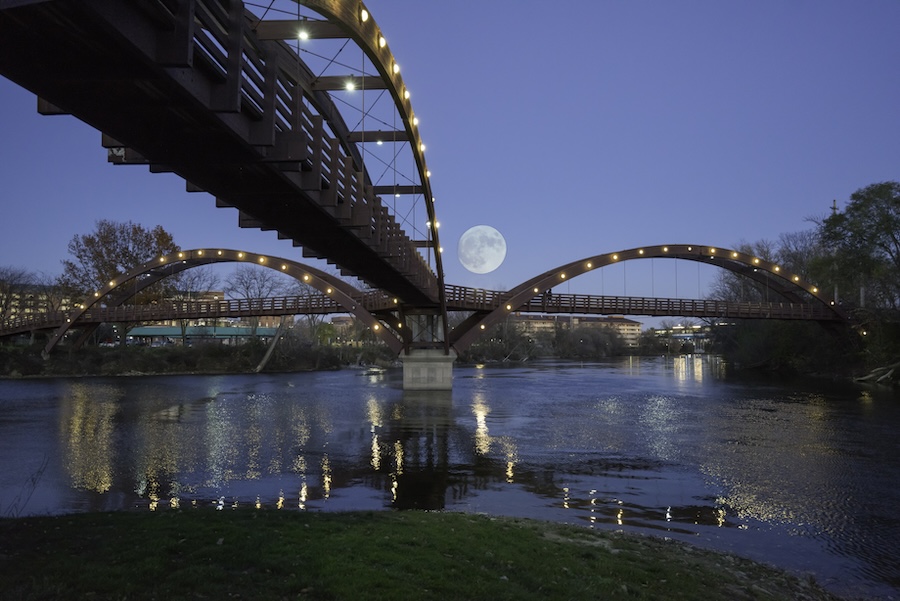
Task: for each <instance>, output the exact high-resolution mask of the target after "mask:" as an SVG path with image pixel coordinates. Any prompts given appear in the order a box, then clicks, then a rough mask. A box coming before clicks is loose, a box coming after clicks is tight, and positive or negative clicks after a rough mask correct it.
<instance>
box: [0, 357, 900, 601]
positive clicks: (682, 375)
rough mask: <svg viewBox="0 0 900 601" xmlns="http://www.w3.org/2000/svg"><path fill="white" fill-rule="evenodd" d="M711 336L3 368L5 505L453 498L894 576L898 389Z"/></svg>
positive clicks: (0, 481)
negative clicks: (772, 378) (604, 354)
mask: <svg viewBox="0 0 900 601" xmlns="http://www.w3.org/2000/svg"><path fill="white" fill-rule="evenodd" d="M723 370H724V366H723V365H722V364H721V362H719V361H717V360H716V359H715V358H707V357H701V356H688V357H677V358H674V359H672V358H670V359H664V358H653V359H646V358H643V359H641V358H628V359H623V360H620V361H615V362H610V363H605V364H600V365H596V364H567V363H536V364H529V365H526V366H518V367H511V368H501V367H490V366H488V367H485V366H482V367H478V368H466V367H462V368H460V367H457V368H456V370H455V376H454V378H455V379H454V390H453V391H452V393H450V392H445V393H428V392H404V391H402V390H400V389H399V373H395V372H392V371H387V372H385V371H382V370H372V371H370V372H356V371H352V372H351V371H345V372H338V373H313V374H284V375H256V376H211V377H200V376H189V377H155V378H118V379H109V378H105V379H104V378H95V379H90V378H85V379H73V380H43V381H5V382H0V457H2V458H3V467H2V468H0V510H2V511H4V512H6V511H7V508H11V507H12V506H13V503H14V500H15V498H16V495H19V494H20V493H21V491H22V489H23V483H25V482H26V481H27V480H28V478H29V476H30V475H32V474H33V473H34V470H35V469H36V468H35V466H36V465H40V462H41V460H42V458H44V457H49V458H50V462H49V465H48V467H47V470H46V472H45V473H44V474H43V475H42V476H41V479H40V481H39V483H38V487H37V490H35V491H34V495H33V496H32V497H31V498H30V500H29V501H28V505H27V506H26V512H31V513H36V514H39V513H48V512H49V513H60V512H68V511H88V510H103V509H138V510H147V509H150V510H164V509H171V508H185V507H194V506H207V507H217V508H220V509H226V508H228V507H234V506H249V507H259V508H278V509H282V508H283V509H286V510H307V511H309V510H312V511H322V510H345V509H381V508H391V507H394V508H443V509H448V510H453V511H470V512H487V513H492V514H506V515H514V516H523V517H533V518H541V519H550V520H558V521H567V522H572V523H579V524H584V525H585V526H587V527H593V528H605V529H609V528H614V529H618V528H623V529H626V530H630V531H637V532H647V533H655V534H663V535H665V536H671V537H675V538H681V539H685V540H690V541H693V542H696V543H698V544H702V545H706V546H710V547H713V548H716V549H722V550H728V551H733V552H736V553H739V554H742V555H747V556H750V557H753V558H755V559H759V560H763V561H769V562H772V563H776V564H778V565H782V566H785V567H788V568H791V569H794V570H798V571H805V572H813V573H815V574H816V575H817V576H818V577H819V579H820V580H822V581H824V583H825V584H827V585H830V586H831V587H832V588H833V589H834V590H835V591H837V592H842V593H847V592H853V593H854V594H857V595H858V594H860V591H863V593H864V594H867V595H868V596H871V597H874V596H877V595H881V596H885V597H886V596H887V595H890V594H894V595H896V594H897V593H898V592H900V566H898V562H897V560H896V559H894V558H896V557H900V543H898V540H900V536H898V534H900V527H898V521H897V519H896V517H895V511H896V507H897V505H898V501H900V493H898V491H897V489H896V486H895V483H896V482H897V479H898V476H900V464H898V458H897V457H898V454H897V452H896V451H897V447H896V436H895V434H894V432H895V430H894V429H895V427H896V425H897V423H898V420H900V410H898V403H897V402H896V401H897V399H896V398H895V397H892V396H890V395H885V394H883V393H881V392H879V391H876V390H860V389H857V388H841V387H839V386H834V385H831V384H829V385H827V386H823V387H820V386H815V385H810V384H805V385H803V386H791V385H772V384H771V383H767V384H760V383H755V384H748V383H735V382H728V381H726V380H724V379H723V373H724V371H723Z"/></svg>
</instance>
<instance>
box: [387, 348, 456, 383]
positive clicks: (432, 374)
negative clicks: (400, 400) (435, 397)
mask: <svg viewBox="0 0 900 601" xmlns="http://www.w3.org/2000/svg"><path fill="white" fill-rule="evenodd" d="M455 360H456V352H455V351H453V349H450V354H445V353H444V351H443V349H430V348H418V349H417V348H414V349H410V351H409V353H408V354H406V353H403V354H401V355H400V361H401V362H402V363H403V390H451V389H452V388H453V362H454V361H455Z"/></svg>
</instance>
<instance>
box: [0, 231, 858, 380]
mask: <svg viewBox="0 0 900 601" xmlns="http://www.w3.org/2000/svg"><path fill="white" fill-rule="evenodd" d="M652 258H668V259H676V260H688V261H695V262H696V261H702V262H704V263H708V262H712V263H714V264H715V265H717V266H719V267H721V268H722V269H725V270H728V271H731V272H734V273H737V274H739V275H741V276H743V277H748V278H750V279H751V280H754V281H757V282H760V283H764V284H765V286H766V288H767V289H770V290H771V291H772V293H773V295H775V296H777V297H778V298H779V300H777V301H765V302H762V301H756V302H751V301H721V300H704V299H683V298H679V299H672V298H646V297H627V296H605V295H591V294H554V293H552V292H551V290H552V287H553V286H554V285H556V284H559V283H560V282H564V281H571V280H572V279H574V278H577V277H578V276H583V275H585V274H587V273H590V272H592V271H594V270H596V269H600V268H602V267H604V266H608V265H612V264H615V263H618V262H621V261H629V260H640V259H652ZM215 263H242V264H252V265H255V266H257V267H259V268H262V269H271V270H274V271H277V272H279V273H282V274H284V275H286V276H288V277H291V278H294V279H295V280H296V281H297V282H298V283H301V284H303V285H304V286H305V287H307V289H308V290H309V291H310V293H308V294H303V295H295V296H287V297H274V298H261V299H232V300H221V301H214V302H205V301H186V300H174V301H166V302H161V303H156V304H153V305H146V306H135V305H130V304H127V303H128V301H129V300H130V299H132V298H133V297H135V296H136V295H137V294H139V293H140V292H142V291H143V290H145V289H146V288H148V287H149V286H152V285H154V284H156V283H157V282H159V281H160V280H163V279H165V278H174V277H177V276H178V275H179V274H181V273H182V272H184V271H186V270H189V269H193V268H198V267H203V266H206V265H211V264H215ZM444 297H445V298H446V302H447V307H448V310H450V311H458V312H464V313H466V314H468V317H467V318H466V319H465V320H464V321H463V322H462V323H461V324H459V325H458V326H456V327H455V328H453V329H452V330H451V331H450V336H448V339H449V340H450V341H451V344H452V348H453V350H454V352H455V353H459V352H462V351H464V350H465V349H467V348H468V347H469V346H470V345H471V344H472V343H473V342H474V341H475V340H477V338H478V337H479V336H481V335H482V334H483V333H485V332H486V331H487V330H488V329H489V328H490V327H491V326H493V325H495V324H496V323H498V322H500V321H502V320H504V319H506V318H507V317H508V316H509V315H510V314H511V313H514V312H515V313H545V314H547V313H549V314H552V313H567V314H580V315H611V314H615V315H648V316H682V317H704V318H716V319H783V320H811V321H818V322H823V323H827V322H832V323H834V322H837V323H842V322H843V321H844V320H845V316H844V315H843V313H842V312H841V311H840V309H839V308H838V307H836V306H835V305H834V304H833V303H830V302H826V300H825V299H824V298H823V297H822V295H821V293H820V291H819V288H818V287H817V286H815V285H812V284H810V283H808V282H806V281H804V280H802V279H801V278H800V277H799V276H798V275H796V274H791V273H789V272H788V271H786V270H784V269H783V268H782V267H781V266H780V265H777V264H775V263H771V262H769V261H765V260H763V259H761V258H759V257H754V256H750V255H746V254H743V253H740V252H738V251H734V250H729V249H721V248H715V247H710V246H698V245H661V246H652V247H642V248H634V249H629V250H625V251H619V252H613V253H604V254H601V255H595V256H593V257H589V258H586V259H582V260H579V261H574V262H571V263H567V264H565V265H561V266H560V267H557V268H555V269H552V270H550V271H547V272H544V273H542V274H540V275H538V276H536V277H534V278H531V279H529V280H527V281H526V282H523V283H522V284H520V285H519V286H517V287H515V288H514V289H513V290H510V291H502V292H501V291H495V290H485V289H479V288H470V287H465V286H454V285H448V286H446V289H445V294H444ZM405 311H406V303H404V302H402V301H401V300H400V299H399V298H397V297H394V296H392V295H390V294H387V293H386V292H384V291H380V290H376V291H371V290H369V291H363V290H359V289H358V288H356V287H354V286H353V285H351V284H349V283H347V282H346V281H344V280H343V279H341V278H340V277H337V276H335V275H332V274H329V273H326V272H324V271H321V270H319V269H317V268H315V267H312V266H310V265H306V264H303V263H298V262H296V261H292V260H290V259H285V258H281V257H271V256H267V255H262V254H255V253H251V252H247V251H241V250H232V249H221V248H220V249H210V248H206V249H194V250H185V251H178V252H175V253H172V254H170V255H165V256H161V257H158V258H155V259H153V260H151V261H148V262H147V263H145V264H143V265H140V266H138V267H136V268H134V269H132V270H131V271H129V272H127V273H125V274H122V275H121V276H119V277H116V278H114V279H112V280H110V281H109V282H107V283H105V284H104V285H103V286H100V287H98V289H97V290H95V291H94V292H93V293H91V294H90V295H88V297H87V298H86V299H84V300H83V302H80V303H79V304H77V305H76V306H75V308H74V309H72V310H71V311H68V312H43V313H36V314H33V315H29V316H24V317H21V318H18V319H16V320H10V321H8V322H7V323H5V324H2V326H0V336H9V335H15V334H21V333H24V332H33V331H36V330H52V331H53V333H52V334H51V336H50V338H49V341H48V342H47V344H46V346H45V347H44V355H45V356H47V355H48V354H49V353H50V352H51V351H52V350H53V349H54V348H55V347H56V345H57V344H58V343H59V342H60V341H61V340H62V339H63V338H64V337H65V336H66V335H67V334H68V333H69V332H70V330H72V329H73V328H74V329H77V330H79V331H80V335H79V337H78V338H77V340H76V341H75V346H80V345H81V344H82V343H83V341H84V340H86V339H87V337H88V336H89V335H90V334H91V333H92V332H93V331H94V330H95V329H96V328H97V327H98V326H99V325H100V324H101V323H118V322H152V321H164V320H178V319H198V318H225V317H247V316H259V315H298V314H323V313H349V314H352V315H354V316H355V317H356V318H357V319H358V320H360V321H361V322H362V323H364V324H366V325H367V326H368V327H369V328H370V329H371V331H372V332H373V334H374V335H375V336H376V337H377V338H379V339H381V340H382V341H383V342H384V343H385V344H386V345H387V346H388V347H389V348H390V349H391V350H393V351H394V352H395V353H397V354H398V355H403V356H404V358H406V360H409V359H408V355H405V354H404V349H407V348H409V346H410V343H411V338H412V336H413V333H411V332H410V331H409V328H408V327H404V324H406V323H409V320H407V319H405V314H404V313H405ZM448 356H450V357H452V355H448ZM417 358H418V357H417ZM436 361H444V362H446V363H447V364H448V365H449V363H450V362H452V359H450V360H436ZM441 364H443V363H441Z"/></svg>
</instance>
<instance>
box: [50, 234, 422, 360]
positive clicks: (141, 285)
mask: <svg viewBox="0 0 900 601" xmlns="http://www.w3.org/2000/svg"><path fill="white" fill-rule="evenodd" d="M213 263H246V264H254V265H258V266H260V267H264V268H268V269H272V270H275V271H278V272H279V273H284V274H285V275H288V276H290V277H293V278H294V279H295V280H297V281H299V282H302V283H304V284H307V285H309V286H311V287H312V288H314V289H316V290H318V291H319V292H321V293H323V294H325V295H327V296H328V297H329V298H331V299H333V300H334V301H335V302H336V303H337V304H338V305H340V306H341V307H342V308H343V309H345V310H346V311H347V312H348V313H351V314H353V315H354V316H355V317H356V318H357V319H359V320H361V321H362V322H363V323H365V324H366V325H367V326H369V328H371V330H372V331H373V333H374V334H375V335H376V336H378V337H379V338H380V339H381V340H382V341H383V342H384V343H385V344H387V345H388V347H389V348H390V349H391V350H392V351H394V352H395V353H397V354H399V353H400V352H401V351H402V350H403V348H404V341H403V339H402V337H400V335H399V333H397V334H395V332H396V331H397V330H398V329H401V328H394V327H393V326H386V325H385V324H384V323H382V322H381V320H379V319H378V318H377V317H376V316H375V315H373V314H372V313H371V312H369V310H368V309H366V308H365V307H364V306H363V305H362V303H361V298H362V296H363V293H362V292H360V291H359V290H358V289H356V288H355V287H354V286H352V285H350V284H348V283H347V282H344V281H343V280H341V279H339V278H337V277H335V276H333V275H331V274H328V273H326V272H324V271H321V270H319V269H316V268H314V267H311V266H309V265H305V264H303V263H298V262H296V261H291V260H290V259H284V258H280V257H272V256H269V255H264V254H257V253H250V252H246V251H241V250H230V249H224V248H213V249H194V250H183V251H178V252H174V253H171V254H168V255H164V256H161V257H157V258H155V259H153V260H152V261H148V262H146V263H144V264H143V265H140V266H138V267H135V268H134V269H132V270H130V271H129V272H127V273H125V274H122V275H119V276H117V277H116V278H114V279H113V280H111V281H109V282H107V283H106V284H104V286H102V287H101V288H98V289H97V290H95V291H94V292H93V293H92V294H91V295H90V296H89V298H88V299H87V300H86V301H85V302H83V303H82V304H80V305H78V306H77V307H76V308H75V309H74V310H73V311H72V312H71V314H70V315H69V316H68V318H67V319H66V322H65V323H64V324H62V325H61V326H60V327H59V328H57V329H56V330H55V331H54V333H53V335H52V336H51V337H50V340H49V341H48V342H47V344H46V346H45V347H44V350H43V355H44V356H45V357H46V356H47V355H48V354H49V353H50V352H51V351H52V350H53V349H54V348H55V347H56V345H57V344H58V343H59V341H60V340H62V337H63V336H64V335H65V334H66V333H67V332H68V331H69V329H70V328H71V327H72V326H73V325H76V322H77V320H78V318H79V317H81V316H82V315H84V314H85V313H86V312H88V311H89V310H90V309H91V308H92V307H94V306H95V305H96V304H97V303H99V302H100V301H101V300H102V299H104V298H107V297H108V295H110V294H112V296H111V297H109V298H110V300H109V301H108V302H107V305H108V306H119V305H121V304H123V303H124V302H125V301H127V300H128V299H129V298H131V297H133V296H134V295H136V294H137V293H139V292H141V291H142V290H144V289H145V288H147V287H148V286H151V285H152V284H155V283H156V282H158V281H159V280H161V279H163V278H167V277H171V276H173V275H176V274H178V273H181V272H182V271H185V270H188V269H191V268H194V267H201V266H203V265H210V264H213ZM126 284H127V285H126ZM117 293H118V294H117Z"/></svg>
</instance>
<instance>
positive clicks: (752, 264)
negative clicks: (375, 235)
mask: <svg viewBox="0 0 900 601" xmlns="http://www.w3.org/2000/svg"><path fill="white" fill-rule="evenodd" d="M660 258H662V259H682V260H687V261H696V262H701V263H705V264H708V265H715V266H716V267H720V268H722V269H727V270H729V271H731V272H733V273H735V274H738V275H740V276H742V277H746V278H749V279H752V280H754V281H757V282H761V283H765V284H766V285H767V286H768V287H769V289H771V290H772V291H773V292H775V293H777V294H780V295H781V296H783V297H784V298H786V299H787V300H788V301H790V302H793V303H804V302H809V301H810V300H811V301H812V302H818V303H821V304H823V305H825V306H826V307H828V309H829V310H831V311H833V312H834V313H835V314H836V315H838V316H839V317H840V318H842V319H845V316H844V315H843V313H842V312H841V311H840V309H838V308H837V307H836V306H835V305H834V303H833V302H829V301H828V300H827V299H826V298H825V297H824V296H823V295H822V291H821V290H820V289H819V287H818V286H816V285H815V284H812V283H810V282H807V281H806V280H804V279H803V278H801V277H800V275H799V274H796V273H792V272H791V271H789V270H788V269H785V268H784V267H782V266H781V265H779V264H777V263H773V262H771V261H767V260H765V259H762V258H760V257H757V256H754V255H750V254H747V253H743V252H740V251H737V250H732V249H728V248H722V247H716V246H709V245H702V244H661V245H656V246H641V247H637V248H630V249H627V250H621V251H617V252H610V253H603V254H599V255H594V256H591V257H586V258H584V259H580V260H577V261H572V262H571V263H566V264H565V265H560V266H559V267H556V268H554V269H551V270H549V271H545V272H544V273H542V274H540V275H538V276H535V277H533V278H531V279H530V280H527V281H525V282H522V283H521V284H519V285H518V286H516V287H515V288H513V289H512V290H510V291H509V292H507V293H505V294H504V303H503V304H502V305H501V306H500V307H498V308H496V309H494V310H491V311H481V312H475V313H473V314H472V315H470V316H469V318H468V319H466V320H465V321H464V322H463V323H462V324H460V325H459V326H457V327H456V328H455V329H454V330H453V335H451V337H450V344H451V346H453V348H454V349H456V351H457V352H458V353H459V352H462V351H464V350H465V349H467V348H468V347H469V346H470V345H471V344H472V343H473V342H474V341H475V340H477V339H478V337H479V336H481V334H482V333H483V332H484V331H485V330H487V329H489V328H490V327H492V326H494V325H495V324H497V323H499V322H500V321H502V320H503V319H505V318H506V316H507V315H509V314H510V313H512V312H513V311H515V310H516V309H518V308H519V307H521V306H522V305H524V304H525V303H526V302H528V301H529V300H530V299H532V298H534V297H535V296H538V295H540V294H544V293H545V292H547V291H549V290H550V289H551V288H552V287H553V286H557V285H559V284H561V283H563V282H567V281H569V280H571V279H573V278H576V277H578V276H581V275H584V274H586V273H589V272H591V271H595V270H597V269H600V268H602V267H606V266H609V265H614V264H616V263H622V262H624V261H633V260H638V259H660Z"/></svg>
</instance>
